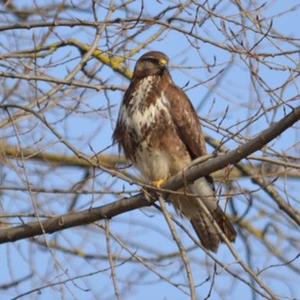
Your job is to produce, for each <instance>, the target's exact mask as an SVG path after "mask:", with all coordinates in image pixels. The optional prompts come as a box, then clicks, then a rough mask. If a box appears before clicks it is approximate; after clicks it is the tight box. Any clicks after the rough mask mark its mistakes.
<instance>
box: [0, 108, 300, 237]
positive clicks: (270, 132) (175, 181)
mask: <svg viewBox="0 0 300 300" xmlns="http://www.w3.org/2000/svg"><path fill="white" fill-rule="evenodd" d="M299 119H300V106H299V107H298V108H296V109H294V110H293V111H292V112H291V113H290V114H288V115H287V116H285V117H283V118H282V119H281V120H280V121H278V122H276V123H274V124H273V125H271V126H270V127H269V128H268V129H266V130H264V131H263V132H262V133H260V134H259V135H258V136H256V137H255V138H253V139H252V140H250V141H249V142H247V143H244V144H242V145H241V146H239V147H238V148H236V149H235V150H232V151H229V152H228V153H225V154H221V155H220V156H217V157H215V158H212V159H210V160H208V161H206V162H204V163H201V164H197V163H195V162H193V163H192V165H191V166H190V167H188V168H187V169H186V170H184V171H181V172H179V173H178V174H177V175H175V176H173V177H172V178H171V179H170V180H168V182H167V183H166V185H164V186H163V190H166V191H168V190H177V189H179V188H180V187H182V186H183V185H184V183H186V182H192V181H194V180H196V179H197V178H199V177H202V176H206V175H208V174H210V173H212V172H215V171H217V170H219V169H222V168H224V167H226V166H228V165H229V164H236V163H238V162H239V161H240V160H241V159H243V158H246V157H247V156H248V155H250V154H252V153H254V152H255V151H258V150H260V149H261V148H262V147H263V146H265V145H266V144H267V143H268V142H270V141H271V140H273V139H274V138H276V137H277V136H279V135H280V134H281V133H282V132H284V131H285V130H286V129H288V128H289V127H291V126H292V125H293V124H294V123H296V122H297V121H298V120H299ZM151 204H152V202H151V201H148V200H146V199H145V198H144V197H143V195H142V194H138V195H136V196H133V197H131V198H128V199H122V200H119V201H115V202H113V203H111V204H107V205H104V206H101V207H97V208H92V209H88V210H85V211H81V212H77V213H71V214H66V215H61V216H58V217H54V218H51V219H48V220H46V221H43V222H41V223H39V222H30V223H27V224H25V225H21V226H16V227H12V228H5V229H1V230H0V243H6V242H13V241H17V240H20V239H24V238H28V237H33V236H36V235H39V234H42V232H43V231H44V232H46V233H53V232H56V231H60V230H63V229H66V228H70V227H75V226H79V225H84V224H89V223H92V222H95V221H99V220H102V219H107V218H112V217H114V216H116V215H119V214H122V213H125V212H128V211H131V210H134V209H137V208H141V207H145V206H149V205H151ZM280 205H282V206H279V208H281V209H282V210H283V211H284V212H285V213H286V214H287V215H289V216H290V217H291V218H292V219H293V220H294V221H295V222H296V223H297V224H298V225H300V213H299V212H298V211H296V210H295V209H293V208H292V207H291V206H290V205H288V204H287V203H281V204H280ZM41 225H42V226H41Z"/></svg>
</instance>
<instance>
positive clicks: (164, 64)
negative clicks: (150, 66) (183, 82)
mask: <svg viewBox="0 0 300 300" xmlns="http://www.w3.org/2000/svg"><path fill="white" fill-rule="evenodd" d="M167 64H168V60H167V59H165V58H162V59H160V60H159V65H160V66H161V67H165V66H166V65H167Z"/></svg>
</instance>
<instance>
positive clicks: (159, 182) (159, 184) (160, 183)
mask: <svg viewBox="0 0 300 300" xmlns="http://www.w3.org/2000/svg"><path fill="white" fill-rule="evenodd" d="M166 181H167V178H164V179H159V180H155V181H153V182H152V184H153V185H154V186H155V187H156V188H158V189H159V188H161V187H162V186H163V185H164V184H165V183H166Z"/></svg>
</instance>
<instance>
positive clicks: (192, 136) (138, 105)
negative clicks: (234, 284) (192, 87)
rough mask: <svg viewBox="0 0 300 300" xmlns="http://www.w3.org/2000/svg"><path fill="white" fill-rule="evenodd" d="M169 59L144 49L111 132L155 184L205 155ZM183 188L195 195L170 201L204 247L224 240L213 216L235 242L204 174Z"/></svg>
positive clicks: (193, 114) (191, 110) (194, 116)
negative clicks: (173, 77) (172, 76)
mask: <svg viewBox="0 0 300 300" xmlns="http://www.w3.org/2000/svg"><path fill="white" fill-rule="evenodd" d="M168 61H169V59H168V57H167V56H166V55H165V54H164V53H162V52H158V51H151V52H148V53H146V54H144V55H143V56H141V57H140V58H139V59H138V61H137V63H136V65H135V69H134V73H133V78H132V81H131V83H130V85H129V87H128V89H127V91H126V92H125V95H124V98H123V102H122V104H121V108H120V112H119V116H118V121H117V125H116V128H115V131H114V134H113V139H114V141H116V142H117V143H118V144H119V145H120V146H121V148H122V149H123V150H124V153H125V156H126V158H127V159H129V160H130V161H131V162H132V163H133V164H134V165H135V166H136V167H137V168H138V169H139V170H140V172H141V173H142V175H143V176H144V177H145V179H146V180H148V181H151V182H152V183H153V184H154V185H155V186H156V187H160V186H161V185H162V184H163V182H165V180H166V179H167V178H168V177H170V176H172V175H175V174H176V173H178V172H179V171H181V170H183V169H184V168H185V167H186V166H187V165H188V164H190V162H191V161H192V160H193V159H195V158H197V157H199V156H203V155H206V154H207V152H206V146H205V141H204V136H203V134H202V130H201V125H200V121H199V118H198V116H197V113H196V111H195V110H194V108H193V106H192V104H191V102H190V100H189V99H188V97H187V95H186V94H185V93H184V92H183V91H182V90H181V89H180V88H178V87H177V86H176V85H175V84H174V82H173V80H172V78H171V76H170V73H169V71H168V68H167V65H168ZM187 192H188V193H189V194H193V195H197V196H187V195H184V193H183V194H182V195H176V196H174V195H173V196H171V201H172V203H173V205H174V207H175V209H176V210H177V211H178V212H179V213H180V214H182V215H184V216H185V217H186V218H188V219H189V220H190V221H191V223H192V226H193V228H194V229H195V231H196V233H197V235H198V237H199V239H200V241H201V243H202V245H203V246H204V247H205V248H206V249H208V250H211V251H217V249H218V247H219V244H220V242H222V238H221V236H220V235H219V233H218V231H217V229H216V227H215V226H214V224H213V221H212V220H213V219H214V220H215V221H216V223H217V224H218V226H219V228H220V229H221V230H222V232H223V233H224V234H225V236H226V237H227V238H228V240H229V241H231V242H232V241H234V240H235V237H236V232H235V230H234V228H233V226H232V224H231V223H230V221H229V220H228V218H227V217H226V215H225V214H224V212H223V211H222V209H221V208H220V207H219V205H218V203H217V200H216V197H215V193H214V190H213V188H212V183H211V182H209V180H208V178H199V179H198V180H196V181H195V182H193V183H191V184H189V185H188V191H187ZM199 201H202V203H203V204H204V205H205V206H206V208H207V209H208V211H209V214H207V213H206V212H205V211H204V210H203V207H201V204H200V203H199Z"/></svg>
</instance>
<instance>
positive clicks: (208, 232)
mask: <svg viewBox="0 0 300 300" xmlns="http://www.w3.org/2000/svg"><path fill="white" fill-rule="evenodd" d="M189 189H190V191H191V192H192V193H194V194H197V195H198V196H197V197H188V196H184V195H183V196H176V197H174V199H173V201H172V202H173V204H174V206H175V208H176V210H177V211H179V212H180V213H181V214H183V215H184V216H185V217H187V218H188V219H190V221H191V223H192V226H193V228H194V230H195V231H196V233H197V235H198V237H199V239H200V241H201V243H202V245H203V246H204V247H205V248H206V249H208V250H211V251H214V252H216V251H217V250H218V247H219V245H220V243H221V242H224V241H223V239H222V237H221V236H220V234H219V233H218V231H217V229H216V228H215V226H214V224H213V220H215V221H216V223H217V224H218V226H219V227H220V229H221V230H222V232H223V233H224V235H225V236H226V237H227V239H228V240H229V241H230V242H234V240H235V238H236V231H235V229H234V228H233V225H232V224H231V223H230V221H229V219H228V218H227V216H226V215H225V213H224V212H223V211H222V209H221V208H220V207H219V205H218V202H217V200H216V197H215V195H214V191H213V190H212V189H211V187H210V185H209V183H208V182H207V181H206V179H205V178H200V179H198V180H196V181H195V182H194V183H193V184H192V185H190V186H189ZM199 201H202V203H203V204H204V205H205V206H206V207H207V209H208V211H209V212H210V215H207V214H206V213H205V212H204V211H203V209H202V207H201V205H200V204H199Z"/></svg>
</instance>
